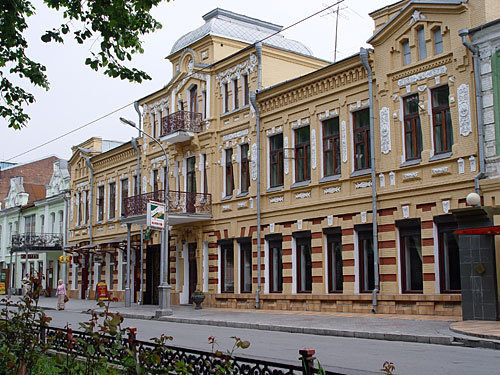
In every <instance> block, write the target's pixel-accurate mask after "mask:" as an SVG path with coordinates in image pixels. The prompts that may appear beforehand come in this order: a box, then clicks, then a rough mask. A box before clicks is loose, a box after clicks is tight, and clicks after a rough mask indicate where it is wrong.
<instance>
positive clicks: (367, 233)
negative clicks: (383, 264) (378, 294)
mask: <svg viewBox="0 0 500 375" xmlns="http://www.w3.org/2000/svg"><path fill="white" fill-rule="evenodd" d="M372 233H373V232H372V231H371V230H359V231H358V251H359V291H360V292H361V293H371V291H372V290H373V289H374V288H375V270H374V268H373V267H374V255H373V234H372Z"/></svg>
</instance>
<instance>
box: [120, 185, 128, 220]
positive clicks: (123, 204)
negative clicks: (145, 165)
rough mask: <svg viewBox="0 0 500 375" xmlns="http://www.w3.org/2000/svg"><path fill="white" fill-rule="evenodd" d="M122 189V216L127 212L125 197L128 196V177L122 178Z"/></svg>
mask: <svg viewBox="0 0 500 375" xmlns="http://www.w3.org/2000/svg"><path fill="white" fill-rule="evenodd" d="M121 183H122V190H121V194H120V197H121V214H122V216H123V215H124V213H125V198H127V197H128V178H125V179H123V180H122V182H121Z"/></svg>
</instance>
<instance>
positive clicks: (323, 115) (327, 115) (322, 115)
mask: <svg viewBox="0 0 500 375" xmlns="http://www.w3.org/2000/svg"><path fill="white" fill-rule="evenodd" d="M337 115H338V111H337V109H332V110H328V109H327V110H326V111H325V112H321V113H320V114H318V119H319V120H325V119H328V118H331V117H335V116H337Z"/></svg>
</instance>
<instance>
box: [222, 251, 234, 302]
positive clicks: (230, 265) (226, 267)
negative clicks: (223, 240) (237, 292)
mask: <svg viewBox="0 0 500 375" xmlns="http://www.w3.org/2000/svg"><path fill="white" fill-rule="evenodd" d="M220 251H221V266H222V268H221V278H222V283H221V291H222V293H234V248H233V243H232V242H231V243H227V244H223V245H221V249H220Z"/></svg>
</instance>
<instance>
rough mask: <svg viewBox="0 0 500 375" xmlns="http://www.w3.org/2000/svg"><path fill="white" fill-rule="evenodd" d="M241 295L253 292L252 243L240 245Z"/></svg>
mask: <svg viewBox="0 0 500 375" xmlns="http://www.w3.org/2000/svg"><path fill="white" fill-rule="evenodd" d="M240 263H241V264H240V271H241V280H240V282H241V293H251V292H252V243H251V242H250V241H249V242H241V243H240Z"/></svg>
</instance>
